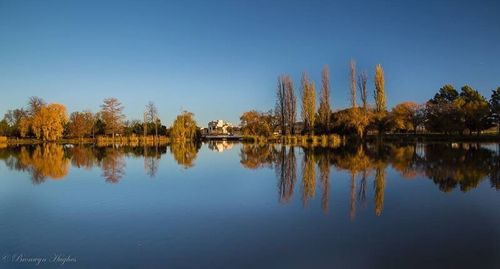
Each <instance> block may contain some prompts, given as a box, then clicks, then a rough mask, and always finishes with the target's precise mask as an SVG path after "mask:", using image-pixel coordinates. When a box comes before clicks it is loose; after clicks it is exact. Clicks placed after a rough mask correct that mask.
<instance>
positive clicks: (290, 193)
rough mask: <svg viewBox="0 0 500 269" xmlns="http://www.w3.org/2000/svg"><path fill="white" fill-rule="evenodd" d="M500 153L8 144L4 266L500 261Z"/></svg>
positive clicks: (470, 264)
mask: <svg viewBox="0 0 500 269" xmlns="http://www.w3.org/2000/svg"><path fill="white" fill-rule="evenodd" d="M499 163H500V161H499V145H497V144H450V143H448V144H405V145H396V144H379V145H366V146H364V147H357V148H355V147H342V148H336V149H331V148H330V149H328V148H321V147H316V148H303V147H283V146H280V145H248V144H238V143H236V144H231V143H227V142H219V143H210V144H202V145H192V144H184V145H172V146H168V147H166V146H163V147H162V146H159V147H149V148H143V147H119V146H116V147H109V146H108V147H98V146H72V145H64V146H62V145H52V144H50V145H40V146H24V147H7V148H3V149H0V239H1V240H0V255H1V256H0V268H25V267H32V266H35V265H36V263H35V261H33V260H30V259H32V258H45V259H47V260H46V261H42V262H40V265H39V266H40V267H58V268H61V266H62V265H61V263H62V262H63V261H62V260H59V261H55V262H53V261H52V259H53V257H55V256H59V257H60V258H61V259H62V258H64V257H66V258H68V257H69V259H68V260H67V261H66V263H65V264H64V265H63V266H62V267H63V268H66V267H67V268H110V267H120V268H500V210H499V206H500V192H499V189H500V176H499V171H500V165H499ZM19 257H21V258H19Z"/></svg>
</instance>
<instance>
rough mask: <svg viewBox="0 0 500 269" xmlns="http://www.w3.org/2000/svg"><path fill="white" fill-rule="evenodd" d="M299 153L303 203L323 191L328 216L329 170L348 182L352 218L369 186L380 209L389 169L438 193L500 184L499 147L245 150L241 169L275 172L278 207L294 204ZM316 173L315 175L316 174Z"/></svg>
mask: <svg viewBox="0 0 500 269" xmlns="http://www.w3.org/2000/svg"><path fill="white" fill-rule="evenodd" d="M297 150H300V151H301V152H302V153H303V154H302V159H301V160H300V161H301V188H300V190H301V199H302V203H303V206H304V207H306V206H307V204H308V201H309V200H311V199H312V198H314V196H315V194H316V189H317V186H316V183H317V181H318V182H319V186H320V188H321V208H322V210H323V212H324V213H325V214H327V213H328V208H329V195H330V189H329V188H330V181H331V180H332V178H330V169H331V167H334V168H335V169H337V170H338V171H344V172H346V173H348V174H349V177H350V189H349V216H350V218H351V219H354V218H355V217H356V209H357V207H358V206H361V207H366V204H367V192H369V188H368V187H367V186H368V185H369V181H370V180H371V181H372V182H373V205H374V213H375V215H377V216H380V215H381V214H382V212H383V208H384V197H385V189H386V182H387V170H388V168H389V167H390V168H392V169H393V170H394V171H396V172H398V173H399V175H400V176H401V178H404V179H413V178H416V177H418V176H420V177H423V178H428V179H431V180H432V181H433V182H434V183H435V184H436V185H437V186H438V187H439V189H440V190H441V191H443V192H449V191H451V190H453V189H456V188H459V189H460V190H461V191H462V192H467V191H469V190H471V189H474V188H476V187H477V186H478V185H479V183H480V182H482V181H483V180H485V179H487V178H489V179H490V182H491V186H492V187H493V188H495V189H497V190H498V189H500V188H499V187H500V186H499V185H500V183H499V150H498V145H495V147H493V148H492V147H489V148H488V146H487V145H480V144H381V143H380V144H369V145H361V146H358V147H349V146H344V147H339V148H325V147H301V148H295V147H293V146H290V147H285V146H277V145H261V144H255V145H243V146H242V148H241V154H240V156H241V164H242V165H243V167H245V168H250V169H257V168H274V169H275V170H276V177H277V180H278V197H279V200H280V202H284V203H287V202H289V201H291V200H292V196H293V192H294V188H295V187H294V185H295V182H296V178H297V168H296V163H297V160H296V151H297ZM317 171H319V175H318V174H317Z"/></svg>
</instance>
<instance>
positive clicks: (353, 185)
mask: <svg viewBox="0 0 500 269" xmlns="http://www.w3.org/2000/svg"><path fill="white" fill-rule="evenodd" d="M349 217H350V218H351V220H353V219H354V218H355V217H356V174H355V173H353V172H351V197H350V210H349Z"/></svg>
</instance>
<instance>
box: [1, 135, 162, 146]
mask: <svg viewBox="0 0 500 269" xmlns="http://www.w3.org/2000/svg"><path fill="white" fill-rule="evenodd" d="M46 142H47V141H43V140H41V139H35V138H4V139H2V137H0V144H5V145H36V144H43V143H46ZM51 142H53V143H58V144H98V145H103V146H105V145H112V144H121V145H131V146H138V145H156V144H162V145H164V144H168V143H169V142H170V140H169V138H168V137H166V136H160V137H158V139H155V137H154V136H147V137H142V136H129V137H123V136H122V137H115V139H114V140H113V138H112V137H105V136H99V137H96V138H81V139H80V138H63V139H59V140H57V141H51Z"/></svg>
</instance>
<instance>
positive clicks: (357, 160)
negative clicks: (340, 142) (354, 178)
mask: <svg viewBox="0 0 500 269" xmlns="http://www.w3.org/2000/svg"><path fill="white" fill-rule="evenodd" d="M335 162H336V166H337V168H340V169H344V170H348V171H350V172H351V173H352V174H354V175H356V174H357V173H359V172H361V171H364V170H367V169H370V168H372V167H373V163H372V160H370V158H369V157H368V156H367V155H366V153H365V151H364V150H363V148H362V147H359V148H358V149H357V150H356V152H355V153H354V154H349V155H343V156H341V155H338V156H335Z"/></svg>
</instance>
